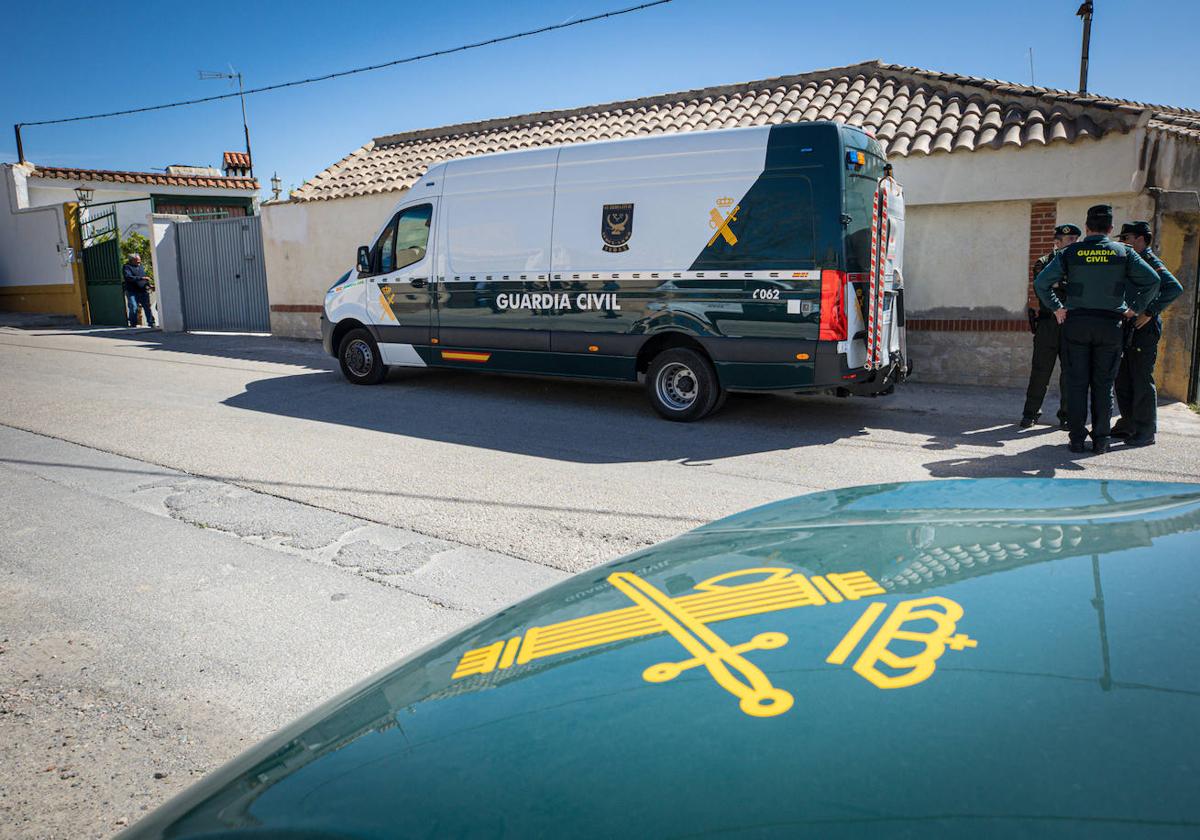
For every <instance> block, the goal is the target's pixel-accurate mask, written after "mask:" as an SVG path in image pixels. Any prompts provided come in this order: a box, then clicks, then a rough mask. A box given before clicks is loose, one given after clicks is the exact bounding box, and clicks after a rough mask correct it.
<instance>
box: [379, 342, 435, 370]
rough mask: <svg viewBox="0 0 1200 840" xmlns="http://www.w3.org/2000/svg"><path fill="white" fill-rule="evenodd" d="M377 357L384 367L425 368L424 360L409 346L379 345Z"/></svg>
mask: <svg viewBox="0 0 1200 840" xmlns="http://www.w3.org/2000/svg"><path fill="white" fill-rule="evenodd" d="M379 355H380V356H382V357H383V363H384V364H385V365H404V366H406V367H425V360H424V359H422V358H421V357H420V356H418V355H417V351H416V350H414V349H413V346H412V345H411V344H380V345H379Z"/></svg>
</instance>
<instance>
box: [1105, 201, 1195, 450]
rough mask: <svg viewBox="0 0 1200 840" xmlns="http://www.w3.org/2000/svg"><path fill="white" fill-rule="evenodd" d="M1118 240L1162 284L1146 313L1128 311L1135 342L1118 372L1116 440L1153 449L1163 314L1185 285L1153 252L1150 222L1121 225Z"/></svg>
mask: <svg viewBox="0 0 1200 840" xmlns="http://www.w3.org/2000/svg"><path fill="white" fill-rule="evenodd" d="M1117 238H1118V239H1119V240H1120V241H1122V242H1124V243H1125V244H1126V245H1129V246H1130V247H1131V248H1133V249H1134V250H1135V251H1137V252H1138V254H1139V255H1140V256H1141V258H1142V259H1143V260H1145V261H1146V263H1147V264H1148V265H1149V266H1150V267H1151V268H1153V269H1154V270H1155V271H1157V272H1158V277H1159V281H1160V282H1159V287H1158V296H1157V297H1156V298H1154V300H1153V301H1151V302H1150V305H1149V306H1147V307H1146V309H1145V311H1143V312H1134V311H1133V310H1129V311H1128V312H1126V319H1127V320H1126V324H1125V329H1127V330H1133V340H1132V341H1131V342H1127V343H1126V347H1125V353H1124V355H1123V356H1122V357H1121V369H1120V370H1119V371H1118V372H1117V383H1116V386H1117V387H1116V391H1117V407H1118V408H1119V409H1120V410H1121V419H1120V420H1118V421H1117V423H1116V425H1115V426H1113V430H1112V433H1113V435H1114V436H1115V437H1123V438H1125V439H1126V440H1125V442H1126V443H1127V444H1129V445H1130V446H1149V445H1151V444H1152V443H1154V434H1155V432H1157V431H1158V391H1157V390H1156V389H1155V387H1154V363H1155V361H1156V360H1157V359H1158V341H1159V339H1160V338H1162V318H1160V317H1159V315H1160V314H1161V313H1162V311H1163V310H1164V309H1166V308H1167V306H1168V305H1170V303H1171V301H1173V300H1175V298H1177V297H1179V296H1180V295H1181V294H1183V285H1182V284H1180V282H1179V281H1178V280H1176V279H1175V275H1173V274H1172V273H1171V272H1169V271H1167V267H1166V266H1165V265H1163V262H1162V260H1160V259H1159V258H1158V256H1157V255H1156V254H1155V253H1154V252H1153V251H1151V250H1150V244H1151V243H1152V242H1153V241H1154V233H1153V232H1152V231H1151V230H1150V223H1149V222H1144V221H1139V222H1127V223H1125V224H1123V225H1121V234H1120V236H1118V237H1117Z"/></svg>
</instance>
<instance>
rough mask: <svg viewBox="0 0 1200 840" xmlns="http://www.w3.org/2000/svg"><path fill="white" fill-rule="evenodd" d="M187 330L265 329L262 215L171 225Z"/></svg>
mask: <svg viewBox="0 0 1200 840" xmlns="http://www.w3.org/2000/svg"><path fill="white" fill-rule="evenodd" d="M175 230H176V244H177V246H178V249H179V292H180V297H181V299H182V303H183V324H184V329H187V330H214V331H224V332H269V331H270V329H271V314H270V305H269V304H268V302H267V274H266V271H265V270H264V269H263V247H262V217H261V216H245V217H238V218H232V219H219V220H214V221H207V222H179V223H177V224H176V225H175Z"/></svg>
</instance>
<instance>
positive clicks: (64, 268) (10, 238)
mask: <svg viewBox="0 0 1200 840" xmlns="http://www.w3.org/2000/svg"><path fill="white" fill-rule="evenodd" d="M0 173H2V180H3V181H4V183H3V184H0V192H3V193H4V198H3V202H2V203H0V286H48V285H54V284H59V283H66V284H70V283H72V282H73V281H74V277H73V275H72V272H71V258H72V254H71V250H70V247H69V246H68V244H67V229H66V226H65V223H64V220H63V209H62V205H52V206H49V207H35V208H28V207H25V206H24V204H25V195H26V194H25V189H24V181H25V179H24V173H23V172H21V170H20V169H19V168H17V167H15V166H13V165H11V164H5V165H4V166H2V167H0Z"/></svg>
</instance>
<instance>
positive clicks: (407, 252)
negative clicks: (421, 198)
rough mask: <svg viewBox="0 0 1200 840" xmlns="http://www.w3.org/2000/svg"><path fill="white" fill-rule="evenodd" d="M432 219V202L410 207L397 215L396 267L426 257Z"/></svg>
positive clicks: (401, 266) (402, 266)
mask: <svg viewBox="0 0 1200 840" xmlns="http://www.w3.org/2000/svg"><path fill="white" fill-rule="evenodd" d="M432 219H433V205H432V204H418V205H417V206H416V207H408V208H406V209H405V210H402V211H401V212H400V215H399V216H397V217H396V268H404V267H405V266H406V265H412V264H413V263H418V262H420V261H421V260H423V259H424V258H425V249H426V247H427V246H428V245H429V223H430V222H431V221H432Z"/></svg>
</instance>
